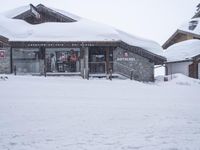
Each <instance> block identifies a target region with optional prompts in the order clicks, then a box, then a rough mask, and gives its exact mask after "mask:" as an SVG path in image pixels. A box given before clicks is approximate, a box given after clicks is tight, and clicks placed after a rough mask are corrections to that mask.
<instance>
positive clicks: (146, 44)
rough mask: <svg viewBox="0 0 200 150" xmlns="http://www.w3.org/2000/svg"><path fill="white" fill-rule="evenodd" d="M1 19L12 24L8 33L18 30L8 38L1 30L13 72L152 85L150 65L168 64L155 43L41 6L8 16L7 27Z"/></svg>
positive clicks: (152, 77)
mask: <svg viewBox="0 0 200 150" xmlns="http://www.w3.org/2000/svg"><path fill="white" fill-rule="evenodd" d="M22 10H23V11H22ZM5 18H6V19H7V18H9V21H10V19H11V20H12V21H10V22H9V25H7V26H5V28H6V27H7V28H8V31H9V30H12V25H15V26H16V31H13V33H12V34H9V33H7V32H6V33H5V32H1V31H0V34H1V33H3V35H4V36H6V37H7V38H8V40H5V39H3V40H2V42H3V41H4V43H5V44H8V45H9V47H10V49H9V50H7V51H9V54H8V55H9V56H10V57H9V63H10V71H11V73H13V72H14V71H16V72H17V74H27V73H28V74H35V75H37V74H38V75H39V74H47V75H59V74H70V75H73V74H74V75H81V76H82V77H83V78H87V77H88V76H89V75H95V74H97V75H99V76H100V75H106V74H110V73H111V72H112V73H113V74H117V75H122V76H124V77H127V78H131V77H132V78H133V79H135V80H139V81H153V80H154V65H160V64H163V63H164V62H165V61H166V59H165V58H164V57H163V56H162V55H161V54H162V48H161V47H160V46H159V45H158V44H157V43H155V42H152V41H148V40H143V39H140V38H136V37H135V36H131V35H129V34H127V33H124V32H122V31H120V30H117V29H113V28H111V27H109V26H105V25H102V24H99V23H96V22H93V21H89V20H87V19H84V18H80V17H78V16H75V15H72V14H70V13H67V12H64V11H61V10H57V9H51V8H48V7H46V6H44V5H42V4H39V5H37V6H33V5H32V4H30V5H29V6H26V7H24V8H20V9H16V10H13V11H10V12H7V13H6V16H4V17H2V20H1V21H2V22H0V23H1V24H4V22H6V23H7V22H8V21H7V20H6V19H5ZM0 19H1V18H0ZM18 30H19V31H18ZM7 61H8V60H7ZM0 70H1V73H2V72H3V69H0ZM5 73H6V72H5Z"/></svg>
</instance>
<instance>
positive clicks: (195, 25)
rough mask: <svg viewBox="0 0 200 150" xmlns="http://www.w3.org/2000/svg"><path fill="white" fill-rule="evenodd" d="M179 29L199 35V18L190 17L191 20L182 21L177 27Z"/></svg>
mask: <svg viewBox="0 0 200 150" xmlns="http://www.w3.org/2000/svg"><path fill="white" fill-rule="evenodd" d="M192 26H193V27H192ZM193 28H194V29H193ZM179 30H182V31H186V32H190V33H193V34H198V35H200V18H194V19H191V20H189V21H187V22H185V23H183V24H182V25H181V26H180V27H179Z"/></svg>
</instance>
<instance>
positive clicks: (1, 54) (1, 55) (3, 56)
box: [0, 50, 5, 58]
mask: <svg viewBox="0 0 200 150" xmlns="http://www.w3.org/2000/svg"><path fill="white" fill-rule="evenodd" d="M0 58H5V50H0Z"/></svg>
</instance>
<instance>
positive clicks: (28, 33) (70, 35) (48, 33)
mask: <svg viewBox="0 0 200 150" xmlns="http://www.w3.org/2000/svg"><path fill="white" fill-rule="evenodd" d="M28 9H29V6H23V7H20V8H17V9H14V10H11V11H9V12H6V13H4V14H1V15H0V35H3V36H5V37H7V38H9V40H10V41H95V42H96V41H123V42H125V43H127V44H129V45H132V46H137V47H141V48H143V49H145V50H147V51H149V52H151V53H154V54H157V55H161V56H162V51H163V49H162V47H161V46H160V45H159V44H158V43H156V42H154V41H151V40H146V39H142V38H139V37H136V36H133V35H130V34H127V33H125V32H123V31H120V30H118V29H115V28H113V27H111V26H108V25H105V24H102V23H97V22H94V21H91V20H88V19H85V18H81V17H79V16H76V15H73V14H71V13H68V12H65V11H62V10H57V9H52V10H53V11H57V12H59V13H62V14H64V15H66V16H68V17H70V18H72V19H74V20H76V22H70V23H53V22H48V23H42V24H38V25H31V24H29V23H27V22H25V21H22V20H17V19H12V18H13V17H15V16H17V15H18V14H20V13H22V12H25V11H27V10H28Z"/></svg>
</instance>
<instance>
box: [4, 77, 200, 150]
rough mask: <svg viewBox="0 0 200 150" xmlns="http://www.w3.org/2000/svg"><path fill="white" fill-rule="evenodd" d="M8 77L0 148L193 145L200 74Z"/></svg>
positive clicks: (198, 144)
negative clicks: (141, 78) (147, 78)
mask: <svg viewBox="0 0 200 150" xmlns="http://www.w3.org/2000/svg"><path fill="white" fill-rule="evenodd" d="M8 77H9V79H8V80H6V81H3V80H0V150H200V96H199V95H198V94H199V92H200V80H195V79H190V78H188V77H185V76H183V75H175V76H174V77H175V78H174V79H173V80H171V81H169V82H162V81H157V82H155V83H140V82H136V81H130V80H117V79H115V80H113V81H109V80H105V79H92V80H83V79H80V78H78V77H76V78H75V77H74V78H72V77H47V78H45V77H32V76H16V77H15V76H8Z"/></svg>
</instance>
